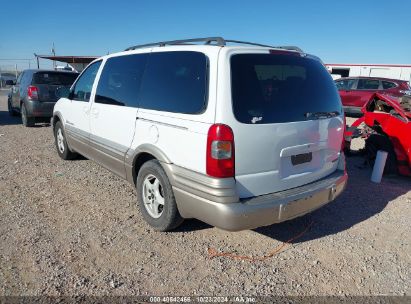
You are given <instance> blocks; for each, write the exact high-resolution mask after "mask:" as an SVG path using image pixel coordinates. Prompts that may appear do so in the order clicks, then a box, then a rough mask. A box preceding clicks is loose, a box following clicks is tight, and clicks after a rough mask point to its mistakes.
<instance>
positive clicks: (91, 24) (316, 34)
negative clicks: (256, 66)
mask: <svg viewBox="0 0 411 304" xmlns="http://www.w3.org/2000/svg"><path fill="white" fill-rule="evenodd" d="M410 13H411V1H410V0H390V1H387V0H373V1H372V0H362V1H360V0H343V1H330V0H301V1H300V0H293V1H287V0H282V1H276V0H272V1H268V0H267V1H263V0H261V1H259V0H249V1H243V0H235V1H231V0H229V1H228V0H227V1H224V0H220V1H214V0H209V1H206V0H203V1H196V0H191V1H190V0H189V1H187V0H181V1H178V0H172V1H170V0H169V1H163V0H154V1H147V0H146V1H121V0H117V1H112V0H111V1H104V0H100V1H95V0H89V1H88V0H83V1H77V0H71V1H67V0H64V1H63V0H51V1H49V0H43V1H34V0H31V1H26V0H19V1H3V3H2V5H1V11H0V16H1V18H0V20H1V24H2V31H1V34H0V67H1V65H3V66H4V65H7V64H11V63H13V64H14V63H15V62H18V63H19V65H24V64H27V61H10V60H4V59H26V58H27V59H32V60H33V61H31V64H32V66H34V63H35V61H34V55H33V53H37V54H50V53H51V48H52V44H53V42H54V44H55V50H56V54H57V55H105V54H107V53H115V52H118V51H121V50H124V49H125V48H127V47H129V46H132V45H136V44H143V43H149V42H156V41H162V40H174V39H183V38H194V37H206V36H222V37H225V38H226V39H235V40H244V41H252V42H258V43H263V44H269V45H296V46H299V47H300V48H302V49H303V50H304V51H305V52H307V53H312V54H315V55H317V56H319V57H320V58H321V59H322V60H323V61H324V62H325V63H395V64H411V35H410V34H411V18H410ZM41 66H42V67H45V66H47V67H49V66H51V63H50V62H47V60H42V61H41Z"/></svg>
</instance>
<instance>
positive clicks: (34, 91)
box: [27, 86, 39, 100]
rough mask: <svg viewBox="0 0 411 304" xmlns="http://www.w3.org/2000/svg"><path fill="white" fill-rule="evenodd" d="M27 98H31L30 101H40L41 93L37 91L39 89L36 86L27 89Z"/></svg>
mask: <svg viewBox="0 0 411 304" xmlns="http://www.w3.org/2000/svg"><path fill="white" fill-rule="evenodd" d="M27 96H28V97H29V98H30V99H36V100H37V99H38V98H39V92H38V89H37V87H35V86H29V87H28V88H27Z"/></svg>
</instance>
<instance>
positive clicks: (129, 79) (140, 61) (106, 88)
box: [95, 54, 148, 107]
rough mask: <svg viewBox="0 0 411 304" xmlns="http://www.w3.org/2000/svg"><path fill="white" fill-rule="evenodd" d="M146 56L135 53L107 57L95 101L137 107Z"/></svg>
mask: <svg viewBox="0 0 411 304" xmlns="http://www.w3.org/2000/svg"><path fill="white" fill-rule="evenodd" d="M147 57H148V55H146V54H137V55H128V56H120V57H113V58H109V59H108V60H107V62H106V64H105V65H104V68H103V71H102V73H101V76H100V80H99V83H98V87H97V93H96V98H95V102H97V103H105V104H113V105H119V106H128V107H137V97H138V92H139V90H140V84H141V77H142V75H143V72H144V68H145V65H146V61H147Z"/></svg>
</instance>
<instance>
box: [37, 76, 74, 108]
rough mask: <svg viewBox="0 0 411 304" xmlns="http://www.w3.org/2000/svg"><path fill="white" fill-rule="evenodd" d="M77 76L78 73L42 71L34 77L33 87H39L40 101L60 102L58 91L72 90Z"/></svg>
mask: <svg viewBox="0 0 411 304" xmlns="http://www.w3.org/2000/svg"><path fill="white" fill-rule="evenodd" d="M77 76H78V73H71V72H58V71H56V72H54V71H41V72H37V73H35V74H34V75H33V80H32V85H33V86H35V87H37V92H38V99H39V101H44V102H56V101H57V100H58V96H57V95H56V89H57V88H59V87H67V88H70V87H71V85H72V84H73V83H74V81H75V80H76V78H77Z"/></svg>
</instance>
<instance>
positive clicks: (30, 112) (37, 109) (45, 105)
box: [25, 100, 56, 117]
mask: <svg viewBox="0 0 411 304" xmlns="http://www.w3.org/2000/svg"><path fill="white" fill-rule="evenodd" d="M55 104H56V103H55V102H43V101H37V100H26V101H25V105H26V110H27V116H28V117H52V116H53V109H54V105H55Z"/></svg>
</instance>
